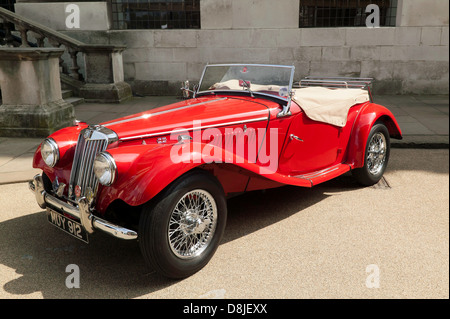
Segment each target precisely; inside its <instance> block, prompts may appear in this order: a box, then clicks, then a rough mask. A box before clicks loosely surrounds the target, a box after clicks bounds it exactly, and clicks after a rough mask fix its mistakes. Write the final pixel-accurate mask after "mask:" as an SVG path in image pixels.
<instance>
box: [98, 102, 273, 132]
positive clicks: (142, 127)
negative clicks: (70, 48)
mask: <svg viewBox="0 0 450 319" xmlns="http://www.w3.org/2000/svg"><path fill="white" fill-rule="evenodd" d="M252 100H253V99H246V98H232V97H219V96H214V97H205V98H197V99H190V100H186V101H182V102H178V103H174V104H170V105H166V106H163V107H159V108H155V109H152V110H149V111H145V112H142V113H138V114H134V115H130V116H126V117H123V118H119V119H116V120H113V121H108V122H104V123H101V125H103V126H106V127H108V128H110V129H111V130H113V131H115V132H116V133H117V134H118V136H119V139H121V140H129V139H133V138H135V137H151V136H157V135H162V134H170V133H171V132H172V131H173V130H177V129H186V130H189V129H192V128H193V127H194V126H195V127H196V128H197V127H200V126H201V127H202V128H206V127H213V126H218V125H226V124H230V125H231V124H232V123H234V124H238V123H241V122H244V121H245V122H248V121H256V120H259V121H261V120H264V119H265V120H267V119H268V118H269V110H268V107H267V106H266V105H263V104H261V103H255V102H253V101H252ZM265 102H267V101H265ZM269 103H270V102H269ZM265 104H266V103H265Z"/></svg>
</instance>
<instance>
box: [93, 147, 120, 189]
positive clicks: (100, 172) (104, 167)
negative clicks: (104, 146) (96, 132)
mask: <svg viewBox="0 0 450 319" xmlns="http://www.w3.org/2000/svg"><path fill="white" fill-rule="evenodd" d="M116 171H117V166H116V162H115V161H114V158H113V157H112V156H111V155H109V153H106V152H101V153H98V154H97V156H96V157H95V160H94V174H95V176H96V177H97V178H98V181H99V182H100V184H102V185H105V186H110V185H111V184H112V183H114V180H115V178H116Z"/></svg>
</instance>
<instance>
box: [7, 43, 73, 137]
mask: <svg viewBox="0 0 450 319" xmlns="http://www.w3.org/2000/svg"><path fill="white" fill-rule="evenodd" d="M63 52H64V50H63V49H57V48H0V88H1V93H2V105H1V106H0V136H9V137H13V136H14V137H46V136H48V135H50V134H51V133H53V132H54V131H56V130H58V129H61V128H63V127H66V126H70V125H72V123H73V120H74V119H75V112H74V109H73V106H72V104H70V103H67V102H65V101H64V100H63V99H62V95H61V82H60V76H59V57H60V56H61V55H62V53H63Z"/></svg>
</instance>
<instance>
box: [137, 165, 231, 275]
mask: <svg viewBox="0 0 450 319" xmlns="http://www.w3.org/2000/svg"><path fill="white" fill-rule="evenodd" d="M226 218H227V207H226V199H225V195H224V192H223V189H222V186H221V185H220V184H219V182H218V181H217V180H216V178H215V177H213V176H212V175H210V174H208V173H206V172H203V171H192V172H189V173H187V174H185V175H183V176H181V177H180V178H178V179H177V180H176V181H174V182H173V183H172V184H171V185H169V186H168V187H167V188H166V189H165V190H164V191H163V192H162V193H161V194H160V195H158V197H157V198H155V199H154V200H152V201H151V202H150V203H148V204H147V205H145V206H144V207H143V210H142V214H141V219H140V222H139V244H140V247H141V252H142V255H143V256H144V260H145V262H146V264H148V265H149V266H150V267H151V268H153V269H154V270H156V271H157V272H159V273H161V274H163V275H164V276H166V277H170V278H184V277H188V276H190V275H192V274H194V273H195V272H197V271H199V270H200V269H201V268H203V267H204V266H205V265H206V264H207V263H208V262H209V260H210V259H211V258H212V256H213V255H214V253H215V251H216V249H217V247H218V246H219V243H220V240H221V238H222V235H223V232H224V229H225V223H226Z"/></svg>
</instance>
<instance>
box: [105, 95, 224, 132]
mask: <svg viewBox="0 0 450 319" xmlns="http://www.w3.org/2000/svg"><path fill="white" fill-rule="evenodd" d="M226 99H227V98H226V97H222V98H219V99H215V100H210V101H205V102H201V103H196V104H191V105H185V106H180V107H177V108H175V109H170V110H165V111H160V112H155V113H148V114H143V115H141V116H136V117H133V118H129V119H126V120H120V121H116V122H112V123H107V124H104V125H103V126H104V127H107V126H110V125H116V124H123V123H127V122H132V121H137V120H141V119H147V118H150V117H153V116H156V115H161V114H166V113H171V112H175V111H179V110H184V109H188V108H191V107H194V106H199V105H203V104H208V103H213V102H218V101H222V100H226Z"/></svg>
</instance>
